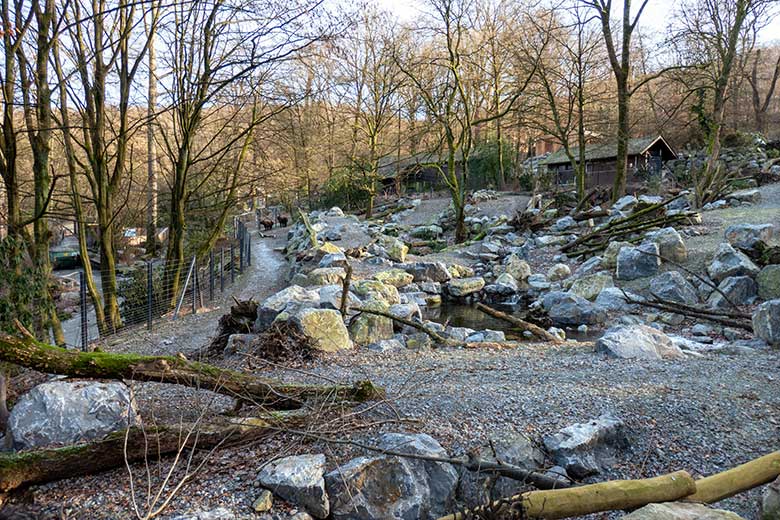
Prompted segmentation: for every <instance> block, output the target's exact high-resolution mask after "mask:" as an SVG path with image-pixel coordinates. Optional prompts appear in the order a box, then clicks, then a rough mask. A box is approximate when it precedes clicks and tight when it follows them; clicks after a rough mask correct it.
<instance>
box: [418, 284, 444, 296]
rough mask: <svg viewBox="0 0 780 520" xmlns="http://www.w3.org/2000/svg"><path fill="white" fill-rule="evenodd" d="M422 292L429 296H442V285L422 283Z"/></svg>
mask: <svg viewBox="0 0 780 520" xmlns="http://www.w3.org/2000/svg"><path fill="white" fill-rule="evenodd" d="M419 285H420V290H421V291H423V292H426V293H428V294H441V284H440V283H439V282H420V284H419Z"/></svg>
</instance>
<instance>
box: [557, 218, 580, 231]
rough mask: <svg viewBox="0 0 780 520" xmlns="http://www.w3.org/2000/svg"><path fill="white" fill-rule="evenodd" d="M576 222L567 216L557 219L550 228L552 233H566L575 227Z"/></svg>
mask: <svg viewBox="0 0 780 520" xmlns="http://www.w3.org/2000/svg"><path fill="white" fill-rule="evenodd" d="M577 225H578V224H577V221H576V220H574V219H573V218H572V217H570V216H569V215H566V216H565V217H563V218H559V219H558V220H556V221H555V224H553V225H552V226H551V227H552V229H553V230H554V231H566V230H567V229H572V228H576V227H577Z"/></svg>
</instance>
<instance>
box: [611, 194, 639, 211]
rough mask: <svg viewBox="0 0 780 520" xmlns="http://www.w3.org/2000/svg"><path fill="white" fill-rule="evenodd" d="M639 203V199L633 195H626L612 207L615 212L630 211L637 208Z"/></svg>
mask: <svg viewBox="0 0 780 520" xmlns="http://www.w3.org/2000/svg"><path fill="white" fill-rule="evenodd" d="M637 202H638V200H637V198H636V197H634V196H633V195H624V196H622V197H620V198H619V199H618V200H617V201H616V202H615V203H614V204H613V205H612V209H614V210H615V211H628V210H630V209H631V208H633V207H634V206H636V203H637Z"/></svg>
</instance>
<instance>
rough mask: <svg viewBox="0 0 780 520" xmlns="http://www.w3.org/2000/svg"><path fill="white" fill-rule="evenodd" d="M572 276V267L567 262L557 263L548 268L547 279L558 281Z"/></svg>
mask: <svg viewBox="0 0 780 520" xmlns="http://www.w3.org/2000/svg"><path fill="white" fill-rule="evenodd" d="M569 276H571V268H570V267H569V266H568V265H566V264H555V265H553V266H551V267H550V269H548V270H547V279H548V280H550V281H551V282H558V281H560V280H563V279H565V278H568V277H569Z"/></svg>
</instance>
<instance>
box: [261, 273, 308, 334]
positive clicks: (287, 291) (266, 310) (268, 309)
mask: <svg viewBox="0 0 780 520" xmlns="http://www.w3.org/2000/svg"><path fill="white" fill-rule="evenodd" d="M319 303H320V296H319V293H318V292H317V291H315V290H310V289H305V288H303V287H301V286H299V285H290V286H289V287H286V288H284V289H282V290H281V291H279V292H277V293H276V294H274V295H272V296H269V297H268V298H266V299H265V301H264V302H263V303H262V304H260V305H258V307H257V321H256V322H255V329H256V330H257V331H258V332H260V331H263V330H265V329H267V328H268V327H270V326H271V324H272V323H273V321H274V320H275V319H276V317H277V316H278V315H279V314H280V313H281V312H282V311H285V312H288V313H291V312H294V311H295V310H298V309H302V308H305V307H317V306H319Z"/></svg>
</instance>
